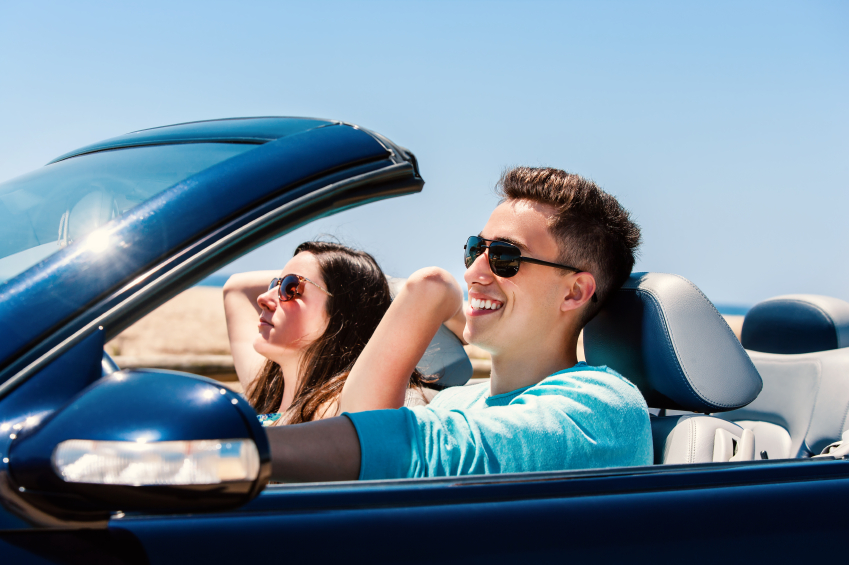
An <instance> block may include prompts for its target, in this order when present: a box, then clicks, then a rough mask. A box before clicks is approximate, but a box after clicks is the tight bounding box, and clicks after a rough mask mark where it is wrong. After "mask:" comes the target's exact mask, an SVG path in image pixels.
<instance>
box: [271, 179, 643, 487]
mask: <svg viewBox="0 0 849 565" xmlns="http://www.w3.org/2000/svg"><path fill="white" fill-rule="evenodd" d="M499 194H500V196H501V197H502V202H501V203H500V204H499V205H498V207H496V209H495V210H494V211H493V213H492V215H491V216H490V219H489V221H488V222H487V224H486V226H484V228H483V230H482V231H481V232H480V235H479V236H473V237H470V238H469V240H468V241H467V243H466V249H465V260H466V266H467V271H466V274H465V277H464V278H465V281H466V284H467V285H468V289H469V307H468V309H467V310H466V312H465V315H466V325H465V329H464V331H463V336H464V339H465V340H466V341H467V342H469V343H472V344H475V345H477V346H479V347H481V348H483V349H485V350H487V351H488V352H490V353H491V355H492V376H491V379H490V382H489V383H486V384H481V385H476V386H470V387H455V388H451V389H447V390H445V391H443V392H441V393H439V394H438V395H437V396H436V397H435V398H434V399H433V400H432V402H431V403H430V405H429V406H426V407H414V408H409V409H408V408H400V409H395V410H373V411H369V410H367V408H368V406H369V400H368V394H372V393H376V392H375V391H378V390H379V387H378V386H377V384H376V383H379V379H378V378H377V377H374V376H372V375H371V374H359V373H357V369H356V367H355V369H354V370H353V371H352V373H351V376H350V377H349V383H348V384H346V387H348V386H349V384H350V390H349V391H346V392H345V393H343V397H342V401H341V406H340V411H341V412H344V415H343V416H341V417H337V418H331V419H328V420H323V421H321V422H313V423H309V424H303V425H299V426H288V427H285V428H272V429H269V430H268V431H269V438H270V440H271V445H272V457H273V476H274V478H276V479H278V480H288V481H298V480H308V481H322V480H352V479H357V478H360V479H386V478H405V477H430V476H452V475H465V474H481V473H509V472H526V471H545V470H562V469H582V468H597V467H613V466H624V465H649V464H651V462H652V445H651V428H650V424H649V416H648V410H647V407H646V404H645V401H644V400H643V398H642V396H641V394H640V393H639V391H638V390H637V389H636V387H634V385H632V384H631V383H630V382H628V381H627V380H626V379H624V378H623V377H622V376H620V375H618V374H617V373H615V372H613V371H611V370H610V369H607V368H605V367H590V366H588V365H586V364H585V363H578V359H577V354H576V348H577V341H578V335H579V333H580V331H581V329H582V328H583V327H584V325H585V324H586V323H587V322H588V321H589V320H590V319H591V318H592V317H593V316H594V315H595V314H596V312H598V310H599V309H600V308H601V306H602V305H603V304H604V302H605V300H606V299H607V298H608V297H609V296H610V294H611V293H612V292H613V291H615V290H616V289H617V288H619V287H620V286H621V285H622V283H623V282H624V281H625V280H626V279H627V277H628V275H629V274H630V272H631V269H632V267H633V265H634V251H635V250H636V248H637V246H638V245H639V238H640V235H639V228H638V227H637V226H636V225H635V224H634V223H632V222H631V221H630V219H629V217H628V213H627V212H626V211H625V210H624V209H623V208H622V207H621V206H620V205H619V203H618V202H617V201H616V200H615V199H614V198H613V197H612V196H610V195H608V194H606V193H604V192H603V191H602V190H601V189H599V188H598V186H596V185H595V184H594V183H592V182H591V181H588V180H586V179H583V178H581V177H579V176H577V175H572V174H569V173H566V172H564V171H560V170H557V169H532V168H525V167H520V168H516V169H512V170H510V171H508V172H506V173H505V174H504V175H503V176H502V179H501V181H500V182H499ZM411 280H412V281H414V283H415V284H417V285H419V287H422V286H423V285H425V284H429V285H430V286H428V287H427V288H433V289H435V290H432V291H429V292H433V298H434V301H433V302H432V303H434V304H442V303H443V300H441V299H440V297H445V300H444V302H445V303H450V300H447V297H449V296H451V295H452V292H453V293H454V294H456V292H455V291H454V290H453V289H451V288H450V286H451V282H450V276H448V275H447V273H441V272H439V271H433V270H430V271H428V272H426V273H425V275H424V276H419V277H411ZM440 281H441V284H440ZM434 282H435V283H436V284H434ZM440 288H441V289H442V294H439V293H440V290H439V289H440ZM420 290H421V288H420ZM418 296H419V300H422V298H421V297H422V296H425V294H424V293H423V292H419V294H418ZM398 302H399V303H398V305H397V306H398V309H397V310H396V311H394V312H393V310H392V308H390V311H389V312H388V313H387V315H386V317H385V321H386V326H387V327H383V328H381V327H379V328H378V330H377V331H376V332H375V335H374V337H373V338H372V341H373V342H375V344H374V346H373V347H371V350H369V349H368V347H369V346H372V342H371V341H370V342H369V346H367V350H366V351H364V352H363V355H362V357H361V358H365V359H366V361H364V362H363V363H364V365H365V364H367V362H368V361H367V360H368V359H369V358H370V357H371V358H374V357H375V356H378V355H381V354H384V353H385V354H386V355H391V353H392V352H393V351H395V350H397V347H396V345H395V344H393V343H392V341H393V339H394V340H395V341H396V342H397V341H398V340H399V339H403V337H399V336H398V335H397V333H398V332H393V331H392V330H391V329H390V327H391V326H392V324H393V323H395V324H396V325H397V327H403V325H402V324H401V323H400V321H401V318H402V317H403V316H404V314H403V308H404V307H405V306H404V304H405V302H404V300H400V301H398ZM395 306H396V304H393V308H394V307H395ZM435 309H438V307H436V308H435ZM414 310H415V309H413V308H410V311H414ZM426 310H427V309H426ZM433 311H434V309H430V310H428V312H430V314H428V313H427V312H426V313H425V314H424V315H425V316H428V315H430V316H431V317H433V316H434V314H433ZM452 313H453V311H451V308H450V307H447V308H446V312H442V313H441V314H440V316H439V318H440V320H441V319H447V318H450V317H452ZM430 322H432V320H430ZM381 325H383V322H381ZM359 363H360V361H358V364H359ZM402 374H403V373H402ZM369 379H371V380H369ZM389 385H390V386H389V387H388V389H389V390H393V389H394V388H398V386H399V385H397V384H393V383H389ZM377 394H379V393H377ZM393 394H396V393H393ZM346 395H347V396H346ZM396 396H397V394H396ZM384 405H385V404H384ZM360 410H366V411H360Z"/></svg>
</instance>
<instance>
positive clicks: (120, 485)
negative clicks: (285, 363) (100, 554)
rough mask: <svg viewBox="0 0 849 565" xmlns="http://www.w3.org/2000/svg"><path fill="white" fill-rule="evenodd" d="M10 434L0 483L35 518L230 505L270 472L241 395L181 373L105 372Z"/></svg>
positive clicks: (77, 519)
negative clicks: (66, 400) (51, 410)
mask: <svg viewBox="0 0 849 565" xmlns="http://www.w3.org/2000/svg"><path fill="white" fill-rule="evenodd" d="M16 435H17V437H16V438H15V439H14V440H13V441H12V443H11V445H10V446H9V450H8V453H9V455H8V467H7V471H6V473H0V474H5V475H6V476H5V477H3V476H0V490H2V491H3V492H2V498H3V499H5V500H4V502H6V503H7V505H8V506H10V508H11V509H12V510H14V511H15V512H16V513H17V514H19V515H21V516H22V517H23V518H25V519H27V520H28V521H30V522H32V523H35V524H37V525H51V526H63V525H65V526H67V525H73V526H74V527H99V526H101V525H103V524H104V523H105V521H106V520H108V518H109V516H110V515H111V513H114V512H118V511H149V512H165V511H180V512H196V511H209V510H223V509H228V508H234V507H237V506H240V505H242V504H245V503H246V502H248V501H249V500H251V499H252V498H253V497H255V496H256V495H257V494H258V493H259V492H260V491H261V490H262V488H263V487H264V486H265V484H266V483H267V482H268V478H269V477H270V475H271V452H270V449H269V444H268V439H267V437H266V435H265V431H264V430H263V429H262V426H261V425H260V423H259V421H258V420H257V417H256V413H255V412H254V411H253V409H252V408H251V407H250V405H249V404H248V403H247V402H246V401H245V400H244V399H243V398H241V397H240V396H239V395H237V394H235V393H233V392H232V391H230V390H228V389H227V388H224V387H222V386H221V385H220V384H218V383H217V382H215V381H213V380H211V379H206V378H203V377H197V376H194V375H188V374H185V373H177V372H172V371H157V370H124V371H118V372H115V373H112V374H110V375H108V376H105V377H104V378H102V379H100V380H99V381H97V382H96V383H94V384H92V385H91V386H89V387H88V388H87V389H85V390H83V391H82V392H81V393H80V394H79V395H78V396H77V397H76V398H74V399H73V400H71V401H70V402H69V403H68V404H67V405H66V406H64V407H63V408H61V409H59V410H57V411H56V412H54V413H53V414H51V415H50V416H48V417H47V418H46V419H45V420H44V421H43V422H41V423H37V424H35V425H33V426H32V427H30V428H23V429H22V430H20V431H19V432H18V433H17V434H16ZM10 497H12V498H13V499H12V500H10ZM9 503H11V504H9Z"/></svg>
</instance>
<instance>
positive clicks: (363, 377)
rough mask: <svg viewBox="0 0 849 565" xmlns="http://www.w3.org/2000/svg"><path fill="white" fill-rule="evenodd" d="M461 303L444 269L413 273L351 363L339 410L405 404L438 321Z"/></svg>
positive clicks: (427, 269) (450, 317)
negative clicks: (414, 373)
mask: <svg viewBox="0 0 849 565" xmlns="http://www.w3.org/2000/svg"><path fill="white" fill-rule="evenodd" d="M462 306H463V292H462V291H461V290H460V285H458V284H457V281H456V280H454V277H452V276H451V274H450V273H448V271H445V270H444V269H439V268H437V267H428V268H426V269H420V270H418V271H416V272H415V273H413V274H412V275H411V276H410V278H409V279H407V281H406V282H405V283H404V286H403V287H402V288H401V291H400V292H399V293H398V295H397V296H396V297H395V300H393V301H392V305H391V306H390V307H389V310H387V312H386V314H385V315H384V316H383V319H382V320H381V321H380V324H379V325H378V326H377V329H376V330H375V332H374V335H372V337H371V339H370V340H369V342H368V343H367V344H366V346H365V349H363V352H362V353H361V354H360V357H359V358H358V359H357V361H356V363H354V367H353V369H351V373H350V374H349V375H348V378H347V380H346V381H345V385H344V387H343V389H342V394H341V396H340V402H339V409H338V413H342V412H363V411H365V410H378V409H382V408H400V407H401V406H403V405H404V395H405V393H406V391H407V388H408V387H409V385H410V375H411V374H412V373H413V370H415V368H416V363H418V362H419V360H420V359H421V358H422V355H424V352H425V351H426V350H427V346H428V345H429V344H430V341H431V340H432V339H433V336H434V335H436V332H437V330H438V329H439V326H441V325H442V324H443V323H444V322H445V321H447V320H450V319H452V318H453V317H454V316H455V315H456V314H457V312H458V311H460V310H462Z"/></svg>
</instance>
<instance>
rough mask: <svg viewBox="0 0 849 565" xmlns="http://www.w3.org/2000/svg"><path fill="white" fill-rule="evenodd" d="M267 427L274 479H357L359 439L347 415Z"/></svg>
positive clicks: (358, 471) (303, 480) (306, 481)
mask: <svg viewBox="0 0 849 565" xmlns="http://www.w3.org/2000/svg"><path fill="white" fill-rule="evenodd" d="M265 431H266V432H268V441H269V443H270V444H271V480H273V481H283V482H287V483H315V482H324V481H355V480H357V479H358V478H359V476H360V439H359V437H358V436H357V430H356V429H355V428H354V425H353V424H352V423H351V421H350V420H349V419H348V418H346V417H345V416H339V417H337V418H328V419H326V420H317V421H315V422H307V423H305V424H294V425H289V426H273V427H269V428H266V429H265Z"/></svg>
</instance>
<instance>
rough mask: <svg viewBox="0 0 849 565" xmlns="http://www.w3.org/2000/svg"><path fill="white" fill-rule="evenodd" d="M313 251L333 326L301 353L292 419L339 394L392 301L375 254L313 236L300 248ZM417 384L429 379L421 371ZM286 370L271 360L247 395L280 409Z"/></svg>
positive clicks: (302, 418)
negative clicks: (325, 292)
mask: <svg viewBox="0 0 849 565" xmlns="http://www.w3.org/2000/svg"><path fill="white" fill-rule="evenodd" d="M298 253H312V254H313V255H315V258H316V259H317V260H318V265H319V269H320V271H321V276H322V278H323V279H324V284H325V288H327V290H328V292H330V294H331V295H332V296H328V297H327V306H326V308H327V318H328V322H327V329H326V330H325V331H324V333H323V334H322V335H321V337H319V338H318V339H316V340H315V341H314V342H313V343H312V344H310V345H309V346H308V347H307V349H306V351H304V354H303V357H302V358H301V365H300V368H299V369H300V373H301V374H302V375H303V379H302V381H301V383H300V386H299V390H298V391H296V392H295V399H294V400H293V401H292V406H291V407H290V408H289V409H288V411H287V416H286V421H285V423H287V424H297V423H300V422H310V421H312V420H313V419H314V418H315V417H316V416H317V415H318V414H317V412H318V410H319V408H321V407H322V406H323V405H324V404H325V403H327V402H328V401H331V400H334V399H336V398H337V397H338V396H339V394H341V392H342V386H343V385H344V384H345V380H346V379H347V377H348V374H349V373H350V371H351V368H352V367H353V366H354V362H355V361H356V360H357V358H358V357H359V356H360V353H362V351H363V348H364V347H365V346H366V343H368V340H369V339H370V338H371V336H372V334H373V333H374V330H375V329H377V325H378V324H379V323H380V320H381V319H382V318H383V315H384V314H385V313H386V310H387V309H389V304H390V303H391V302H392V299H391V295H390V292H389V284H388V283H387V282H386V276H385V275H384V274H383V271H381V270H380V267H379V266H378V264H377V261H375V259H374V257H372V256H371V255H369V254H368V253H366V252H364V251H358V250H356V249H351V248H350V247H346V246H344V245H340V244H338V243H332V242H326V241H307V242H305V243H302V244H301V245H299V246H298V247H297V249H295V255H297V254H298ZM410 379H411V382H412V384H413V385H415V386H419V387H420V386H421V385H422V384H424V383H425V379H424V378H423V377H422V375H421V374H420V373H419V372H418V371H415V372H414V373H413V374H412V375H411V377H410ZM283 387H284V382H283V371H282V370H281V369H280V365H278V364H277V363H275V362H274V361H271V360H270V359H269V360H268V361H266V363H265V366H263V368H262V370H261V371H260V373H259V376H258V377H257V378H256V380H254V382H253V385H252V386H251V387H250V389H249V390H248V391H247V398H248V401H249V402H250V403H251V405H252V406H253V407H254V409H255V410H256V411H257V412H259V413H260V414H263V413H269V412H276V411H277V410H278V409H279V408H280V403H281V402H282V401H283Z"/></svg>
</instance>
